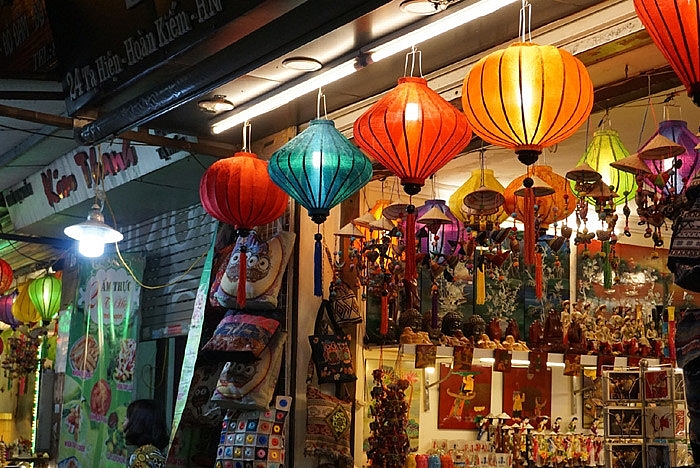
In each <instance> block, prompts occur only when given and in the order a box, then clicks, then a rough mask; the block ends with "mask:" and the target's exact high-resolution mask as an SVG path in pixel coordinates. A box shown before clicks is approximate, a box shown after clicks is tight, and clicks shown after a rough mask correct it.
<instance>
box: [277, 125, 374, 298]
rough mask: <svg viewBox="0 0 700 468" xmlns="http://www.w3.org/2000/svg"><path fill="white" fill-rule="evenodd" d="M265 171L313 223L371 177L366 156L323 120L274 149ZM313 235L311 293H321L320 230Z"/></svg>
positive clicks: (370, 166) (370, 168) (320, 220)
mask: <svg viewBox="0 0 700 468" xmlns="http://www.w3.org/2000/svg"><path fill="white" fill-rule="evenodd" d="M267 170H268V172H269V174H270V178H271V179H272V180H273V181H274V182H275V183H276V184H277V185H278V186H279V187H281V188H282V190H284V191H285V192H286V193H288V194H289V195H290V196H291V197H292V198H293V199H295V200H296V201H297V202H298V203H299V204H300V205H301V206H303V207H304V208H306V209H307V210H308V212H309V216H310V217H311V219H312V220H313V221H314V222H315V223H316V224H321V223H323V222H324V221H325V220H326V218H327V217H328V215H329V214H330V209H331V208H332V207H334V206H336V205H337V204H339V203H341V202H342V201H343V200H345V199H347V198H348V197H350V196H351V195H353V194H354V193H355V192H357V191H358V190H360V189H361V188H362V187H364V186H365V185H366V184H367V182H369V181H370V179H371V178H372V164H371V163H370V161H369V159H367V156H365V155H364V154H362V151H360V150H359V149H357V147H356V146H355V145H353V144H352V143H350V142H349V141H348V139H347V138H345V137H344V136H343V135H342V134H341V133H340V132H339V131H338V130H336V128H335V124H334V123H333V121H332V120H327V119H316V120H312V121H311V122H310V123H309V127H308V128H307V129H306V130H304V131H303V132H301V133H300V134H299V135H297V136H295V137H294V138H292V139H291V140H290V141H288V142H287V143H286V144H285V145H284V146H282V147H281V148H280V149H278V150H277V151H275V152H274V153H273V154H272V157H271V158H270V164H269V165H268V167H267ZM314 238H315V240H316V244H315V252H314V253H315V256H314V259H315V261H314V271H315V282H314V294H315V295H316V296H322V295H323V291H322V279H321V266H322V255H321V252H322V248H321V239H322V237H321V233H320V232H318V233H316V235H315V237H314Z"/></svg>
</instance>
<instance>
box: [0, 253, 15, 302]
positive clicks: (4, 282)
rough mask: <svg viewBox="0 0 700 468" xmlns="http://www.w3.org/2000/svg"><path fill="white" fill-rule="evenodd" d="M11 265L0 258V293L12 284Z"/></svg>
mask: <svg viewBox="0 0 700 468" xmlns="http://www.w3.org/2000/svg"><path fill="white" fill-rule="evenodd" d="M12 279H13V275H12V267H11V266H10V264H9V263H7V262H6V261H5V260H3V259H1V258H0V294H3V293H4V292H5V291H7V289H8V288H9V287H10V285H11V284H12Z"/></svg>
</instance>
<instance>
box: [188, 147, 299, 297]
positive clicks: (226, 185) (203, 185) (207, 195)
mask: <svg viewBox="0 0 700 468" xmlns="http://www.w3.org/2000/svg"><path fill="white" fill-rule="evenodd" d="M199 198H200V200H201V202H202V205H203V206H204V209H205V210H206V211H207V213H209V214H210V215H212V216H213V217H214V218H216V219H218V220H219V221H222V222H224V223H227V224H230V225H232V226H234V227H235V228H236V229H237V230H238V235H239V236H241V237H247V236H248V233H249V232H250V230H251V229H253V228H254V227H255V226H260V225H263V224H267V223H270V222H272V221H274V220H276V219H277V218H279V217H280V216H282V215H283V214H284V212H285V210H286V209H287V203H288V200H289V198H288V197H287V194H286V193H284V191H283V190H282V189H281V188H279V187H278V186H277V185H275V183H274V182H272V179H270V176H269V175H268V173H267V162H266V161H262V160H260V159H258V157H257V156H256V155H255V154H253V153H249V152H247V151H239V152H238V153H236V154H234V155H233V156H232V157H230V158H224V159H220V160H218V161H216V162H215V163H214V164H212V165H211V166H210V167H209V168H208V169H207V170H206V172H205V173H204V175H203V176H202V179H201V180H200V182H199ZM240 255H241V258H240V262H239V264H240V271H239V276H238V277H239V278H246V277H247V271H246V264H247V260H246V251H245V249H244V248H242V249H241V253H240ZM245 283H246V282H245V281H242V280H240V281H238V290H237V295H236V300H237V301H238V304H239V305H240V306H241V307H243V306H245V297H246V296H245Z"/></svg>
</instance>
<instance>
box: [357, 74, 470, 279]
mask: <svg viewBox="0 0 700 468" xmlns="http://www.w3.org/2000/svg"><path fill="white" fill-rule="evenodd" d="M353 130H354V136H355V141H356V142H357V144H358V145H359V146H360V148H362V149H363V150H364V151H365V152H367V153H368V154H369V155H370V156H372V157H373V158H375V159H376V160H377V161H378V162H379V163H380V164H382V165H384V166H385V167H386V168H387V169H389V170H390V171H391V172H392V173H394V174H395V175H396V176H398V177H399V178H400V179H401V184H402V185H403V187H404V191H405V192H406V193H407V194H409V195H411V196H412V195H415V194H417V193H418V192H420V189H421V187H422V186H423V185H424V184H425V179H426V178H428V177H429V176H431V175H432V174H434V173H435V172H436V171H437V170H438V169H440V168H441V167H442V166H444V165H445V164H447V162H449V161H450V160H451V159H452V158H453V157H455V156H456V155H457V154H458V153H459V152H460V151H462V150H463V149H464V147H465V146H466V145H467V144H468V143H469V141H470V140H471V130H470V129H469V124H468V123H467V119H466V118H465V117H464V115H462V114H461V113H460V112H459V111H458V110H457V109H456V108H455V107H454V106H452V105H451V104H450V103H448V102H447V101H445V100H444V99H443V98H442V97H441V96H440V95H439V94H438V93H436V92H435V91H433V90H431V89H430V88H429V87H428V83H427V81H426V80H425V79H424V78H419V77H413V76H409V77H403V78H400V79H399V82H398V85H397V86H396V87H395V88H394V89H392V90H391V91H389V92H388V93H387V94H385V95H384V96H383V97H382V98H381V99H380V100H379V101H377V102H376V103H375V104H374V105H373V106H372V107H370V108H369V109H368V110H367V111H366V112H365V113H364V114H362V115H361V116H360V117H359V118H358V119H357V120H356V121H355V125H354V128H353ZM406 212H407V216H406V247H407V248H406V270H405V273H404V274H405V277H406V278H408V279H415V278H416V265H415V253H416V252H415V237H414V236H415V222H416V214H415V206H413V205H412V204H409V206H408V207H407V210H406Z"/></svg>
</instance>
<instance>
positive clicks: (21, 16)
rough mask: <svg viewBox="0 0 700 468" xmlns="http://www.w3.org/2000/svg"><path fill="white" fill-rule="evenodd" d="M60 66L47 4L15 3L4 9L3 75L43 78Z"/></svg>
mask: <svg viewBox="0 0 700 468" xmlns="http://www.w3.org/2000/svg"><path fill="white" fill-rule="evenodd" d="M56 63H57V58H56V48H55V46H54V40H53V35H52V34H51V26H50V24H49V19H48V16H47V14H46V7H45V6H44V0H13V1H12V2H2V4H1V5H0V75H1V76H3V77H11V76H18V77H23V78H26V77H27V76H32V75H40V74H41V75H43V74H46V73H47V72H49V71H51V70H52V69H53V68H55V66H56Z"/></svg>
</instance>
